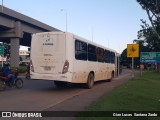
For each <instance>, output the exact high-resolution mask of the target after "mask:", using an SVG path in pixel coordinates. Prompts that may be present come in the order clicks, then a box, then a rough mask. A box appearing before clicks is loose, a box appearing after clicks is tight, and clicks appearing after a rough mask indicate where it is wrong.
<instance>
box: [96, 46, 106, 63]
mask: <svg viewBox="0 0 160 120" xmlns="http://www.w3.org/2000/svg"><path fill="white" fill-rule="evenodd" d="M104 58H105V57H104V49H102V48H99V47H98V48H97V60H98V62H104V60H105V59H104Z"/></svg>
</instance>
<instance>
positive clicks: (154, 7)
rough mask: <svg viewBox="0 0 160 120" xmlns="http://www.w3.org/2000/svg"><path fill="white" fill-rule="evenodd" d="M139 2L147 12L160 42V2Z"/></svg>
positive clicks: (159, 0) (144, 0)
mask: <svg viewBox="0 0 160 120" xmlns="http://www.w3.org/2000/svg"><path fill="white" fill-rule="evenodd" d="M137 2H138V3H139V4H140V5H141V6H142V9H144V10H145V11H146V12H147V15H148V18H149V20H150V22H151V25H152V29H153V31H154V32H155V34H156V36H157V37H158V41H160V0H137Z"/></svg>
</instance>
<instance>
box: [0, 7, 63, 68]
mask: <svg viewBox="0 0 160 120" xmlns="http://www.w3.org/2000/svg"><path fill="white" fill-rule="evenodd" d="M48 31H60V30H58V29H56V28H53V27H51V26H49V25H46V24H44V23H42V22H40V21H38V20H35V19H33V18H30V17H28V16H26V15H23V14H21V13H18V12H16V11H14V10H11V9H9V8H6V7H4V6H1V5H0V42H4V43H10V45H11V50H10V51H11V66H12V67H17V66H19V46H20V45H23V46H28V47H30V45H31V35H32V34H33V33H38V32H48Z"/></svg>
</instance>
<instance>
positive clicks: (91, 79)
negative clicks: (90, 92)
mask: <svg viewBox="0 0 160 120" xmlns="http://www.w3.org/2000/svg"><path fill="white" fill-rule="evenodd" d="M93 85H94V75H93V73H89V75H88V79H87V83H86V85H85V86H86V88H87V89H91V88H92V87H93Z"/></svg>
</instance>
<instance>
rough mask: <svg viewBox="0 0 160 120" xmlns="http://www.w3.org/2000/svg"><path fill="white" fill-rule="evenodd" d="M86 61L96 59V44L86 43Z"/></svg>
mask: <svg viewBox="0 0 160 120" xmlns="http://www.w3.org/2000/svg"><path fill="white" fill-rule="evenodd" d="M88 61H97V55H96V46H94V45H91V44H88Z"/></svg>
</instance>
